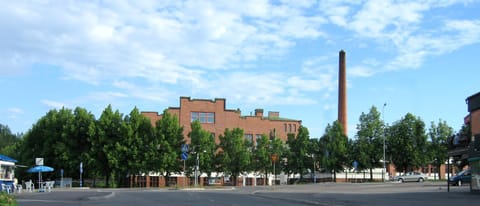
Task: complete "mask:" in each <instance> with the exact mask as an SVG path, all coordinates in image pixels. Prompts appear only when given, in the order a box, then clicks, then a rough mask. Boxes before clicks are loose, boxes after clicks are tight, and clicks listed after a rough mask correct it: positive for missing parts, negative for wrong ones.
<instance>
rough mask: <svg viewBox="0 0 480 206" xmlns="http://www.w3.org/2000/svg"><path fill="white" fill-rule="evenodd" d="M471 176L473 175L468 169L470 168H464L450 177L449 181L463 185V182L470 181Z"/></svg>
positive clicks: (452, 183)
mask: <svg viewBox="0 0 480 206" xmlns="http://www.w3.org/2000/svg"><path fill="white" fill-rule="evenodd" d="M471 178H472V175H471V173H470V170H469V169H468V170H463V171H461V172H459V173H458V174H457V175H455V176H453V177H450V179H449V180H448V182H449V183H450V184H451V185H458V186H462V185H463V183H470V180H471Z"/></svg>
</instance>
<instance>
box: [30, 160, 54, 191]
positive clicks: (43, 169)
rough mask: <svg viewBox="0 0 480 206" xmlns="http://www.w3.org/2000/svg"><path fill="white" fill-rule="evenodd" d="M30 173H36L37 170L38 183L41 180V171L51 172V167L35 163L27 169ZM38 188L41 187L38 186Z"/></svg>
mask: <svg viewBox="0 0 480 206" xmlns="http://www.w3.org/2000/svg"><path fill="white" fill-rule="evenodd" d="M27 172H30V173H37V172H38V183H39V184H40V183H41V182H42V172H53V168H52V167H49V166H43V165H37V166H35V167H32V168H30V169H28V170H27ZM39 188H41V187H40V186H39Z"/></svg>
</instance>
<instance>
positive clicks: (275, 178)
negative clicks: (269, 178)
mask: <svg viewBox="0 0 480 206" xmlns="http://www.w3.org/2000/svg"><path fill="white" fill-rule="evenodd" d="M276 184H277V174H276V172H275V161H273V190H275V185H276Z"/></svg>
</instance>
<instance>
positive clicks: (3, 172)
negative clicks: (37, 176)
mask: <svg viewBox="0 0 480 206" xmlns="http://www.w3.org/2000/svg"><path fill="white" fill-rule="evenodd" d="M16 162H17V160H15V159H13V158H11V157H8V156H5V155H2V154H0V184H7V185H13V180H14V178H15V163H16Z"/></svg>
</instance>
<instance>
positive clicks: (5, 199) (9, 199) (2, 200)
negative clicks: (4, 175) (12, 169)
mask: <svg viewBox="0 0 480 206" xmlns="http://www.w3.org/2000/svg"><path fill="white" fill-rule="evenodd" d="M0 205H1V206H17V205H18V204H17V200H16V199H15V196H13V195H8V194H7V193H5V192H1V193H0Z"/></svg>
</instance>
